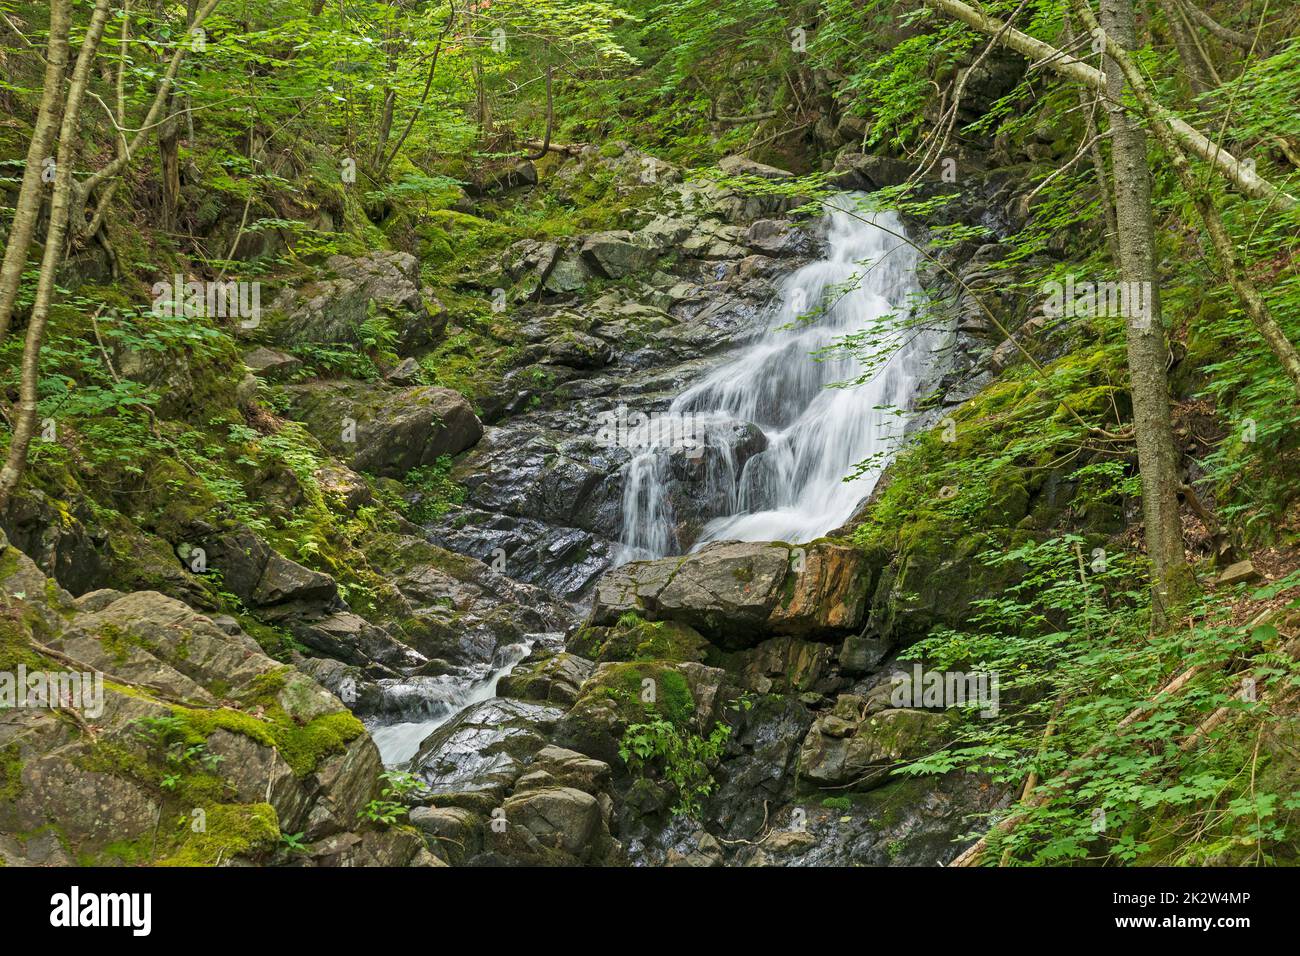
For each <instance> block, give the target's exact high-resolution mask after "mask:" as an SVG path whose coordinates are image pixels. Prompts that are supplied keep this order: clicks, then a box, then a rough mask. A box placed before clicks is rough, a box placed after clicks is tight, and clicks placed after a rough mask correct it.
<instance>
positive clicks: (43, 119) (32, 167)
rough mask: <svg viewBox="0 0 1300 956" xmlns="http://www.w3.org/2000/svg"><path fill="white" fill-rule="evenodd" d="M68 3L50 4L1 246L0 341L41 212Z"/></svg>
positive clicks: (64, 59)
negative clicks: (33, 107) (23, 153)
mask: <svg viewBox="0 0 1300 956" xmlns="http://www.w3.org/2000/svg"><path fill="white" fill-rule="evenodd" d="M71 7H72V2H71V0H51V3H50V36H49V40H48V41H47V43H46V47H45V85H44V87H42V89H41V105H40V108H39V109H38V111H37V113H36V124H35V126H33V127H32V139H31V142H30V143H29V144H28V146H27V166H26V168H25V169H24V170H23V183H22V187H21V188H20V189H19V191H18V204H17V206H16V208H15V210H14V219H13V223H12V224H11V225H10V227H9V241H8V242H7V243H6V244H5V257H4V265H3V266H0V339H3V338H4V337H5V335H6V333H8V331H9V322H10V319H12V317H13V310H14V301H15V300H16V299H17V298H18V287H19V286H20V285H21V284H22V278H23V267H24V266H26V265H27V250H28V248H29V247H30V246H31V244H32V233H34V232H35V231H36V219H37V216H38V215H39V213H40V209H41V199H42V196H43V193H44V192H45V183H44V182H42V180H41V173H42V172H43V171H44V163H45V158H46V157H47V156H49V155H50V147H51V145H52V144H53V143H54V130H55V128H56V127H57V126H58V123H59V110H60V109H61V108H62V105H63V74H64V71H65V70H66V69H67V67H68V25H69V21H70V19H71V12H70V11H71ZM56 172H57V170H56Z"/></svg>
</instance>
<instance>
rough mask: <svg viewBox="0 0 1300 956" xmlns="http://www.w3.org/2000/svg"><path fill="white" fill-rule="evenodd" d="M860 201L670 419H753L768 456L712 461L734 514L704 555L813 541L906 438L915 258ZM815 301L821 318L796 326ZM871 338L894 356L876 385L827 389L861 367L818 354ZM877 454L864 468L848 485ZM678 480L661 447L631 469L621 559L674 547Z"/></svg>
mask: <svg viewBox="0 0 1300 956" xmlns="http://www.w3.org/2000/svg"><path fill="white" fill-rule="evenodd" d="M854 200H855V197H854V195H853V194H845V195H843V196H840V197H837V198H836V199H835V200H834V201H833V202H832V203H831V206H832V209H831V211H830V213H829V216H828V222H827V243H828V251H827V255H826V258H824V259H821V260H819V261H816V262H812V263H809V264H808V265H806V266H803V267H802V268H800V269H798V270H797V271H795V272H793V273H791V274H790V275H789V276H788V277H787V278H786V279H785V280H784V282H783V283H782V284H781V303H780V305H779V306H778V307H777V308H776V309H775V311H774V314H773V315H772V316H771V320H770V323H769V327H768V328H767V329H766V330H765V331H763V332H761V333H760V334H758V335H757V336H756V337H755V338H754V339H753V340H752V341H751V342H749V343H748V344H746V345H745V346H743V347H742V348H741V349H740V350H739V351H738V352H737V353H736V354H734V355H733V356H732V357H731V358H730V359H729V360H727V361H725V362H724V363H723V364H722V365H721V366H719V367H717V368H716V369H715V370H714V371H713V372H712V373H710V374H709V375H708V376H706V377H705V378H704V379H703V380H702V381H700V382H698V383H697V384H695V385H693V386H691V387H690V388H688V389H687V390H686V391H685V392H683V393H682V394H681V395H679V396H678V397H677V398H676V399H675V400H674V401H673V403H672V405H671V406H670V408H669V413H670V414H672V415H689V416H696V422H697V425H698V424H699V423H700V422H701V421H703V422H704V423H705V424H706V425H707V424H709V423H716V422H723V421H732V422H751V423H753V424H755V425H757V426H758V427H759V428H761V429H762V431H763V433H764V434H765V435H766V437H767V440H768V447H767V450H766V451H763V452H761V453H759V454H758V455H755V456H754V457H752V458H750V459H749V460H748V461H747V462H744V464H743V468H740V469H737V467H736V457H735V455H734V454H732V453H731V452H730V450H729V449H727V448H719V452H721V454H720V455H718V454H715V455H712V456H710V457H709V458H708V459H707V462H708V465H709V471H708V475H707V481H709V482H713V483H715V485H716V487H718V488H719V489H720V490H721V492H722V493H723V495H724V496H725V500H726V501H727V507H726V509H725V510H724V511H723V513H722V514H721V515H719V516H718V517H716V518H714V519H713V520H712V521H710V522H709V523H708V524H707V525H706V526H705V528H704V530H703V532H702V533H701V535H700V537H699V540H698V541H696V542H695V546H697V547H698V546H699V545H700V544H703V543H704V542H707V541H719V540H740V541H790V542H800V541H809V540H812V539H814V538H817V537H819V536H821V535H823V534H825V533H826V532H828V531H831V530H833V529H834V528H837V527H839V526H840V525H842V524H844V523H845V522H846V521H847V520H848V519H849V518H850V517H852V515H853V512H854V511H855V509H856V508H857V507H858V505H859V504H860V503H861V502H862V501H863V499H865V498H866V497H867V495H869V494H870V493H871V489H872V488H873V487H874V486H875V483H876V480H877V478H879V475H880V472H881V471H882V470H883V468H884V466H885V464H886V463H887V456H888V454H889V453H891V452H892V451H893V449H894V448H895V447H896V446H897V444H898V441H899V439H900V438H901V436H902V432H903V426H904V424H905V418H904V417H902V416H900V415H899V414H898V410H899V409H905V408H907V406H908V404H909V402H910V400H911V399H912V398H913V395H914V391H915V389H916V387H917V381H918V379H919V377H920V375H921V374H922V372H923V371H924V369H925V366H926V363H927V361H928V359H929V357H930V350H931V345H930V343H929V341H928V336H926V335H925V334H924V333H917V332H916V330H915V329H908V328H903V327H901V326H902V325H903V324H904V323H905V320H906V318H907V316H908V315H909V312H910V300H911V298H912V296H914V295H916V294H918V293H919V285H918V282H917V277H916V261H917V256H916V252H915V250H913V249H912V248H911V247H910V246H909V245H907V244H906V243H904V242H903V241H902V240H901V239H898V238H896V237H895V236H891V235H890V234H889V233H888V232H886V231H885V229H888V230H890V231H891V232H893V233H895V234H897V235H902V234H903V229H904V227H903V225H902V223H901V222H900V221H899V219H898V217H897V215H896V214H894V213H892V212H886V213H876V214H861V213H859V214H856V215H850V213H849V210H852V209H854V208H855V204H854ZM864 220H866V221H864ZM876 222H878V223H880V225H881V226H883V227H884V229H881V228H877V227H876V226H875V225H874V224H873V223H876ZM819 304H820V305H821V307H822V309H821V311H820V312H818V313H817V314H815V315H813V316H812V317H811V318H809V319H807V320H806V321H804V322H802V323H800V322H799V317H800V315H805V314H807V313H808V312H809V311H811V310H815V309H816V308H817V307H818V305H819ZM891 314H892V318H887V317H889V316H891ZM791 323H794V327H787V326H790V325H791ZM863 330H874V335H875V339H876V341H875V342H874V343H873V348H880V347H881V346H882V345H886V344H888V345H891V346H893V347H895V348H896V351H894V352H893V354H892V356H891V357H890V358H889V359H888V361H887V363H886V364H884V365H883V366H882V367H879V368H878V370H877V371H876V372H875V374H874V376H873V377H872V378H871V380H870V381H868V382H866V383H864V384H862V385H858V386H855V387H851V388H830V387H829V386H830V385H832V384H834V383H839V382H850V381H854V380H856V379H857V378H858V377H859V376H861V375H862V374H863V371H864V368H863V366H862V365H861V364H860V363H859V362H858V361H857V359H855V358H853V357H851V356H847V355H845V354H844V353H843V352H842V351H837V352H835V353H833V355H830V356H823V357H822V358H821V359H820V360H818V359H816V358H814V353H817V352H818V350H820V349H824V348H826V347H827V346H830V345H832V344H833V343H834V342H835V341H836V340H837V339H839V338H840V337H842V336H844V335H846V334H848V333H852V332H860V331H863ZM875 455H879V457H878V458H877V459H876V460H875V461H874V463H873V465H872V466H871V467H870V468H868V469H866V470H865V471H864V472H863V473H862V474H861V475H859V476H858V477H856V478H854V479H853V480H851V481H845V480H844V479H845V478H846V477H848V476H849V475H851V474H853V473H854V471H855V468H856V466H857V465H858V463H860V462H863V461H865V460H867V459H869V458H871V457H872V456H875ZM671 478H672V474H671V469H670V456H669V454H668V453H667V452H666V451H665V450H663V449H657V450H650V451H646V452H643V453H641V454H639V455H637V456H636V457H635V458H634V459H633V460H632V461H631V462H629V463H628V465H627V466H625V472H624V492H623V532H622V536H621V543H622V545H623V552H622V558H623V560H632V559H643V558H652V557H662V556H664V555H666V554H671V553H674V552H675V551H677V550H679V548H678V546H677V542H676V541H675V540H674V534H673V526H674V521H673V516H672V513H671V504H670V503H669V502H668V501H667V499H666V491H667V488H666V486H667V484H668V482H669V481H670V480H671Z"/></svg>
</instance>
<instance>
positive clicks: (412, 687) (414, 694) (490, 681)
mask: <svg viewBox="0 0 1300 956" xmlns="http://www.w3.org/2000/svg"><path fill="white" fill-rule="evenodd" d="M531 648H532V641H526V642H525V643H522V644H507V645H505V646H503V647H498V648H497V650H496V653H495V654H494V655H493V657H492V664H491V670H490V671H488V673H487V674H486V675H485V676H483V677H482V678H481V679H479V680H477V681H466V680H465V678H464V677H460V676H452V675H443V676H441V677H420V678H400V679H396V680H383V681H380V682H379V686H380V693H381V694H383V696H384V700H383V703H382V705H381V711H382V712H384V713H386V714H393V713H396V714H400V715H401V717H402V718H404V719H399V720H397V721H395V722H391V723H380V722H378V721H374V722H368V723H369V724H370V726H369V730H370V737H371V739H372V740H374V742H375V746H377V747H378V748H379V756H380V758H381V759H382V760H383V762H384V765H385V766H387V767H391V766H393V765H394V764H400V763H403V762H404V761H407V760H410V759H411V758H412V757H414V756H415V752H416V751H417V750H419V749H420V744H421V743H423V742H424V738H425V737H428V736H429V734H431V733H433V732H434V731H435V730H437V729H438V728H439V727H441V726H442V725H443V724H445V723H447V721H449V720H451V719H452V718H453V717H455V716H456V715H457V714H459V713H460V712H461V711H462V710H464V709H465V708H466V707H469V706H471V705H473V704H478V703H481V702H483V701H485V700H491V699H492V698H493V697H495V696H496V695H497V682H498V681H499V680H501V678H502V677H504V676H505V675H507V674H509V673H510V672H511V671H512V670H513V669H514V667H515V665H516V664H518V663H519V662H520V661H522V660H523V659H524V658H525V657H527V656H528V651H529V650H530V649H531Z"/></svg>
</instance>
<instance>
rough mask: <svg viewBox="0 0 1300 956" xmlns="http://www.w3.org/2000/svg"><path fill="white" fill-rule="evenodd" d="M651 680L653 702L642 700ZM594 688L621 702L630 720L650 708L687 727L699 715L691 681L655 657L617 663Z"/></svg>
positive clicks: (596, 691) (679, 725)
mask: <svg viewBox="0 0 1300 956" xmlns="http://www.w3.org/2000/svg"><path fill="white" fill-rule="evenodd" d="M647 680H650V681H653V682H654V701H653V703H651V702H646V701H643V700H642V691H643V689H644V687H645V681H647ZM594 692H595V693H603V694H604V695H605V696H608V697H610V698H611V699H613V700H616V701H618V702H620V704H621V707H620V710H622V711H623V712H624V713H623V716H624V717H625V718H626V719H627V720H629V721H631V720H640V719H641V717H642V716H643V715H644V714H645V713H646V712H649V711H656V712H658V713H660V714H663V715H664V717H666V718H668V719H669V720H670V721H672V722H673V723H674V724H676V725H677V726H678V727H685V726H686V725H687V724H688V723H690V721H691V719H692V718H693V717H694V716H695V698H694V696H692V694H691V688H690V685H689V684H688V683H687V682H686V678H685V677H683V676H682V675H681V674H679V673H678V672H677V671H676V670H674V669H673V667H672V665H671V664H664V663H659V662H654V661H647V662H644V663H641V662H635V663H627V664H617V665H615V666H614V667H612V668H611V669H610V671H609V672H608V674H607V675H606V676H605V678H604V679H603V681H602V685H601V686H599V687H597V688H595V689H594Z"/></svg>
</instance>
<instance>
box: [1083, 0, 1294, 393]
mask: <svg viewBox="0 0 1300 956" xmlns="http://www.w3.org/2000/svg"><path fill="white" fill-rule="evenodd" d="M1078 7H1079V13H1080V16H1082V17H1083V18H1084V20H1085V22H1087V24H1088V26H1089V28H1090V29H1097V20H1096V18H1095V17H1094V16H1093V15H1092V11H1091V10H1090V9H1089V8H1088V6H1087V3H1086V2H1083V0H1079V2H1078ZM1103 36H1104V38H1105V43H1106V52H1107V54H1108V55H1109V56H1110V57H1112V58H1113V59H1114V60H1115V61H1116V62H1117V63H1118V64H1119V66H1120V68H1121V69H1122V70H1123V71H1124V76H1125V78H1126V79H1127V80H1128V84H1129V88H1130V89H1131V90H1132V91H1133V93H1134V95H1135V96H1136V97H1137V102H1138V106H1139V107H1140V108H1141V110H1142V112H1143V113H1144V114H1145V115H1146V117H1147V122H1148V125H1150V127H1151V129H1152V130H1153V131H1154V133H1155V135H1156V138H1157V139H1159V140H1160V145H1161V146H1163V147H1164V149H1165V152H1167V153H1168V154H1169V159H1170V161H1171V162H1172V163H1173V166H1174V172H1175V173H1176V174H1177V176H1178V179H1179V181H1180V182H1181V183H1182V184H1183V188H1184V189H1185V190H1186V191H1187V195H1188V196H1189V197H1191V200H1192V202H1193V203H1195V204H1196V209H1197V212H1198V213H1199V214H1200V216H1201V220H1202V222H1204V224H1205V231H1206V234H1207V235H1208V236H1209V237H1210V243H1211V245H1213V246H1214V251H1215V254H1216V255H1217V256H1218V258H1219V262H1220V264H1221V265H1222V266H1223V271H1224V273H1225V275H1226V277H1227V279H1228V284H1229V285H1230V286H1232V289H1233V291H1234V292H1236V293H1237V296H1238V298H1240V299H1241V303H1242V305H1243V306H1244V307H1245V310H1246V314H1247V315H1248V316H1249V317H1250V320H1251V323H1252V324H1253V325H1254V326H1255V330H1256V331H1257V332H1259V334H1260V337H1261V338H1262V339H1263V340H1264V341H1265V343H1267V345H1268V347H1269V348H1270V349H1271V350H1272V352H1273V355H1274V356H1275V357H1276V358H1277V360H1278V363H1279V364H1280V365H1281V366H1282V371H1283V372H1285V373H1286V375H1287V377H1288V378H1290V379H1291V382H1292V384H1293V385H1294V386H1295V389H1296V393H1297V394H1298V395H1300V352H1297V351H1296V347H1295V346H1294V345H1293V344H1292V343H1291V340H1290V339H1288V338H1287V337H1286V333H1285V332H1284V331H1283V329H1282V327H1281V326H1280V325H1278V323H1277V319H1275V318H1274V317H1273V313H1272V310H1270V309H1269V307H1268V303H1267V302H1265V301H1264V297H1263V296H1262V295H1261V294H1260V292H1259V289H1257V288H1256V287H1255V284H1254V283H1253V282H1252V281H1251V280H1250V277H1249V276H1248V275H1247V274H1246V270H1245V269H1244V268H1243V266H1242V264H1241V260H1240V258H1238V256H1237V250H1236V246H1235V245H1234V244H1233V241H1232V237H1231V236H1230V235H1229V234H1228V230H1227V228H1226V227H1225V226H1224V225H1223V217H1222V216H1220V215H1219V210H1218V208H1217V207H1216V206H1215V205H1214V201H1213V199H1211V197H1210V195H1209V194H1208V192H1207V191H1206V190H1205V188H1204V187H1203V186H1202V185H1201V183H1200V182H1198V181H1197V179H1196V176H1195V175H1193V173H1192V167H1191V163H1189V162H1188V159H1187V155H1186V153H1184V152H1183V147H1182V146H1181V145H1180V143H1179V141H1178V140H1177V139H1176V138H1175V137H1174V135H1173V133H1172V132H1171V131H1170V130H1169V128H1168V127H1167V126H1165V125H1164V124H1163V123H1161V122H1160V121H1159V119H1158V117H1159V115H1160V109H1161V107H1160V105H1159V104H1158V103H1156V101H1155V100H1154V98H1153V97H1152V96H1151V92H1150V91H1149V90H1148V89H1147V86H1146V81H1145V80H1143V78H1142V74H1141V73H1140V72H1139V71H1138V68H1137V67H1136V66H1135V65H1134V63H1133V60H1132V59H1131V58H1130V57H1129V55H1128V53H1127V52H1126V51H1125V50H1124V48H1123V47H1121V46H1119V45H1118V44H1117V43H1116V42H1115V38H1114V37H1112V36H1110V35H1109V34H1105V33H1103Z"/></svg>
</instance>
